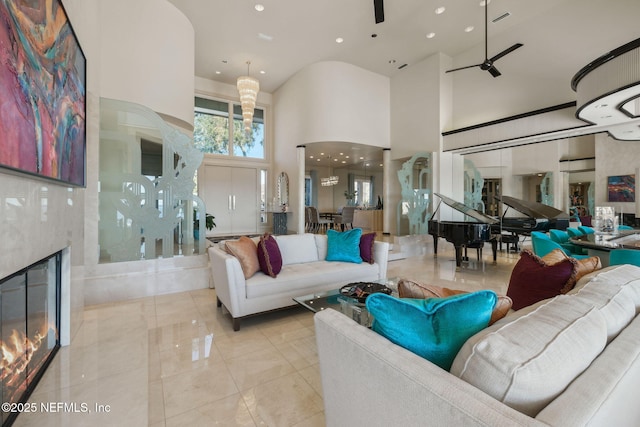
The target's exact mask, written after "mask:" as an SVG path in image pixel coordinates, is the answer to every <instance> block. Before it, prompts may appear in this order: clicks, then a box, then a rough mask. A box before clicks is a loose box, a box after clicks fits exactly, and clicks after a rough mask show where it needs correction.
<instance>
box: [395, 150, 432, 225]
mask: <svg viewBox="0 0 640 427" xmlns="http://www.w3.org/2000/svg"><path fill="white" fill-rule="evenodd" d="M398 179H399V180H400V187H401V188H402V200H400V203H399V204H398V213H397V221H398V228H397V229H398V231H399V232H400V230H401V220H402V218H403V217H406V218H408V219H409V234H427V232H428V225H429V224H428V221H429V213H430V212H431V208H432V192H433V171H432V167H431V154H430V153H417V154H415V155H414V156H413V157H411V159H409V160H407V161H406V162H404V163H403V164H402V168H401V169H400V170H399V171H398Z"/></svg>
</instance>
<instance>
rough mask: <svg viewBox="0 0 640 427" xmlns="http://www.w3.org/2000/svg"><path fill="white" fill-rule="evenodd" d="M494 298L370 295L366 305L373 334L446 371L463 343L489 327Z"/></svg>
mask: <svg viewBox="0 0 640 427" xmlns="http://www.w3.org/2000/svg"><path fill="white" fill-rule="evenodd" d="M496 300H497V296H496V294H495V292H493V291H478V292H473V293H467V294H459V295H453V296H450V297H448V298H430V299H410V298H395V297H393V296H390V295H386V294H381V293H378V294H372V295H370V296H369V297H368V298H367V301H366V305H367V309H368V310H369V312H370V313H371V314H372V315H373V317H374V321H373V324H372V326H371V329H373V330H374V331H375V332H377V333H379V334H380V335H382V336H384V337H385V338H387V339H388V340H389V341H391V342H393V343H395V344H398V345H400V346H402V347H404V348H406V349H407V350H409V351H411V352H413V353H415V354H417V355H419V356H421V357H424V358H425V359H428V360H430V361H431V362H432V363H434V364H436V365H438V366H440V367H441V368H442V369H446V370H448V369H449V368H450V367H451V363H452V362H453V359H454V357H455V356H456V354H457V353H458V350H460V347H462V345H463V344H464V342H465V341H466V340H467V339H469V337H471V336H472V335H474V334H475V333H477V332H478V331H480V330H482V329H484V328H486V327H487V325H488V324H489V318H490V317H491V311H492V310H493V307H494V306H495V303H496Z"/></svg>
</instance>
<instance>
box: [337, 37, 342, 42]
mask: <svg viewBox="0 0 640 427" xmlns="http://www.w3.org/2000/svg"><path fill="white" fill-rule="evenodd" d="M343 41H344V39H343V38H342V37H338V38H337V39H336V43H342V42H343Z"/></svg>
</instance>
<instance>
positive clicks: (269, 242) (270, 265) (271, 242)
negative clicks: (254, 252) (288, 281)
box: [258, 233, 282, 277]
mask: <svg viewBox="0 0 640 427" xmlns="http://www.w3.org/2000/svg"><path fill="white" fill-rule="evenodd" d="M258 263H259V264H260V270H261V271H262V272H263V273H264V274H268V275H269V276H271V277H276V276H277V275H278V273H280V270H282V254H281V253H280V248H279V247H278V242H276V239H274V237H273V236H272V235H270V234H269V233H265V234H264V236H262V237H260V242H258Z"/></svg>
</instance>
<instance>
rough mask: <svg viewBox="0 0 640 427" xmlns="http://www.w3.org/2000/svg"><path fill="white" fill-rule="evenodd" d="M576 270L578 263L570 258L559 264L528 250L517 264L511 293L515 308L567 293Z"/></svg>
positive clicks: (521, 255)
mask: <svg viewBox="0 0 640 427" xmlns="http://www.w3.org/2000/svg"><path fill="white" fill-rule="evenodd" d="M573 271H574V262H573V261H572V260H571V259H570V258H566V259H564V260H563V261H560V262H558V263H556V264H547V263H546V262H545V261H544V260H543V259H542V258H540V257H538V256H536V255H534V254H533V253H532V252H531V251H529V250H527V249H525V250H523V251H522V252H521V254H520V259H519V260H518V262H517V263H516V265H515V267H513V271H512V272H511V279H510V280H509V288H508V289H507V296H508V297H509V298H511V300H512V301H513V306H512V308H513V309H514V310H520V309H521V308H523V307H527V306H529V305H531V304H535V303H537V302H538V301H542V300H543V299H547V298H551V297H555V296H556V295H560V294H561V293H564V292H563V291H565V286H566V284H567V282H568V281H569V280H571V276H572V275H573Z"/></svg>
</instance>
